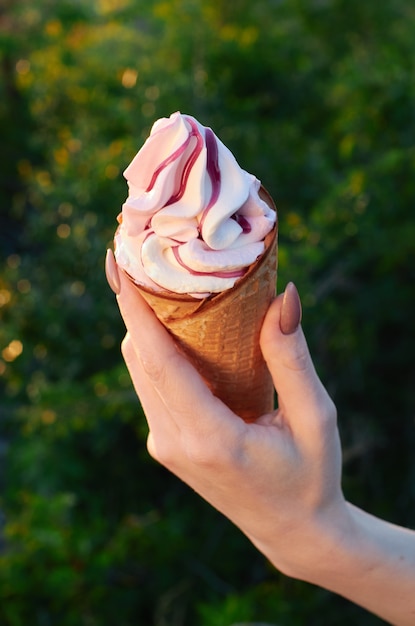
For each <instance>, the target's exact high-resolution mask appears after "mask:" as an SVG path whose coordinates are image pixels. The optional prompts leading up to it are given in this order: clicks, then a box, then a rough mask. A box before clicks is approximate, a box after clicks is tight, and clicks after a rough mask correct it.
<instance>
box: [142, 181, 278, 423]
mask: <svg viewBox="0 0 415 626" xmlns="http://www.w3.org/2000/svg"><path fill="white" fill-rule="evenodd" d="M260 195H261V197H262V199H263V200H265V202H267V204H268V205H269V206H270V207H271V208H272V209H274V210H275V211H276V209H275V205H274V202H273V200H272V198H271V197H270V195H269V194H268V193H267V192H266V191H265V189H264V188H262V187H261V191H260ZM277 230H278V226H277V222H276V225H275V227H274V229H273V230H272V231H271V232H270V233H269V234H268V235H267V237H266V239H265V244H266V249H265V252H264V253H263V254H262V256H261V257H260V258H259V259H258V260H257V261H256V263H254V264H253V265H251V266H250V267H249V269H248V271H247V273H246V274H245V275H244V276H243V277H242V278H240V279H239V280H238V281H237V282H236V283H235V286H234V287H233V288H232V289H228V290H226V291H224V292H222V293H219V294H214V295H212V296H210V297H208V298H204V299H196V298H192V297H190V296H188V295H180V294H172V293H171V292H168V293H167V292H156V291H153V290H151V289H148V288H146V287H144V286H142V285H138V284H137V283H135V282H134V281H133V282H134V284H135V286H136V288H137V289H138V290H139V292H140V294H141V295H142V297H143V298H144V299H145V300H146V301H147V303H148V304H149V305H150V306H151V308H152V309H153V310H154V312H155V314H156V315H157V317H158V319H159V320H160V321H161V322H162V323H163V324H164V326H165V327H166V328H167V329H168V330H169V331H170V333H171V334H172V335H173V337H175V339H176V340H177V342H178V344H179V345H180V347H181V348H182V349H183V351H184V352H185V353H186V354H187V355H188V357H189V358H190V360H191V361H192V362H193V364H194V365H195V367H196V368H197V369H198V371H199V372H200V374H201V375H202V376H203V378H204V379H205V381H206V383H207V384H208V386H209V387H210V389H211V391H212V393H213V394H214V395H215V396H217V397H218V398H220V399H221V400H222V401H223V402H224V403H225V404H226V405H227V406H228V407H229V408H230V409H232V411H234V412H235V413H236V414H237V415H239V416H240V417H241V418H242V419H244V420H245V421H253V420H255V419H256V418H258V417H259V416H260V415H262V414H264V413H267V412H269V411H272V410H273V407H274V390H273V383H272V379H271V375H270V373H269V371H268V368H267V366H266V364H265V361H264V359H263V357H262V353H261V349H260V347H259V335H260V330H261V326H262V322H263V319H264V316H265V313H266V311H267V309H268V307H269V305H270V303H271V301H272V299H273V298H274V296H275V292H276V280H277V248H278V242H277ZM130 278H131V277H130ZM131 280H132V279H131ZM195 411H197V409H195Z"/></svg>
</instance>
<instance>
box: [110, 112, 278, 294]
mask: <svg viewBox="0 0 415 626" xmlns="http://www.w3.org/2000/svg"><path fill="white" fill-rule="evenodd" d="M124 176H125V178H126V179H127V181H128V187H129V195H128V198H127V200H126V202H125V203H124V205H123V207H122V213H121V216H120V218H119V221H120V226H119V228H118V230H117V233H116V236H115V254H116V258H117V263H118V265H119V266H120V267H122V268H123V269H124V270H125V271H126V272H128V273H129V274H130V275H131V276H132V278H133V279H134V280H135V281H136V282H137V283H140V284H144V285H147V286H148V287H151V288H152V289H155V290H162V291H171V292H175V293H189V294H193V295H194V296H197V295H199V296H202V295H206V294H210V293H219V292H221V291H224V290H225V289H229V288H231V287H233V285H234V284H235V282H236V281H237V280H238V278H240V277H241V276H243V274H244V273H245V272H246V270H247V268H248V267H249V265H251V264H252V263H253V262H254V261H255V260H256V259H257V258H258V257H259V256H260V255H261V254H262V253H263V251H264V237H265V236H266V235H267V234H268V233H269V232H270V231H271V230H272V228H273V226H274V224H275V220H276V214H275V211H273V210H272V209H271V208H270V207H269V206H268V205H267V204H266V203H265V202H264V201H263V200H262V199H261V198H260V197H259V195H258V192H259V188H260V182H259V181H258V180H257V179H256V178H255V177H254V176H252V175H251V174H248V172H245V171H244V170H242V169H241V168H240V167H239V165H238V163H237V162H236V160H235V158H234V156H233V155H232V153H231V152H230V150H228V148H226V146H225V145H224V144H223V143H222V142H221V141H220V140H219V139H218V138H217V137H216V135H215V134H214V133H213V131H212V130H211V129H210V128H205V127H204V126H202V125H201V124H199V122H197V121H196V120H195V119H194V118H193V117H191V116H190V115H182V114H180V113H179V112H177V113H173V115H171V116H170V117H169V118H162V119H160V120H158V121H157V122H156V123H155V124H154V125H153V127H152V129H151V133H150V136H149V137H148V139H147V140H146V142H145V143H144V145H143V147H142V148H141V150H140V151H139V152H138V154H137V155H136V156H135V157H134V159H133V160H132V162H131V163H130V165H129V166H128V167H127V169H126V170H125V172H124Z"/></svg>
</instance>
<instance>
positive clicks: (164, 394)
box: [107, 253, 415, 626]
mask: <svg viewBox="0 0 415 626" xmlns="http://www.w3.org/2000/svg"><path fill="white" fill-rule="evenodd" d="M107 277H108V279H109V283H110V285H111V286H112V289H113V290H114V291H115V293H116V294H117V301H118V304H119V307H120V311H121V314H122V316H123V319H124V322H125V324H126V328H127V334H126V337H125V339H124V341H123V344H122V353H123V356H124V359H125V362H126V364H127V367H128V370H129V372H130V375H131V378H132V381H133V384H134V387H135V390H136V392H137V394H138V396H139V398H140V401H141V404H142V406H143V409H144V411H145V414H146V418H147V421H148V425H149V436H148V450H149V453H150V455H151V456H152V457H153V458H154V459H156V460H157V461H158V462H160V463H161V464H162V465H164V466H165V467H167V468H168V469H169V470H170V471H172V472H173V473H174V474H176V475H177V476H178V477H179V478H180V479H181V480H183V481H184V482H185V483H187V484H188V485H190V487H192V488H193V489H194V490H195V491H196V492H198V493H199V494H200V495H201V496H202V497H203V498H204V499H205V500H207V501H208V502H209V503H210V504H211V505H212V506H214V507H215V508H216V509H218V510H219V511H221V512H222V513H223V514H224V515H225V516H227V517H228V518H229V519H230V520H231V521H232V522H233V523H235V524H236V525H237V526H238V527H239V528H240V529H241V531H242V532H243V533H245V535H247V537H249V539H250V540H251V541H252V542H253V544H254V545H255V546H256V547H257V548H258V549H259V550H260V551H261V552H262V553H263V554H264V555H265V556H266V557H267V558H268V559H269V560H270V561H271V562H272V563H273V565H274V566H275V567H276V568H277V569H279V570H280V571H281V572H283V573H284V574H286V575H288V576H292V577H294V578H298V579H301V580H304V581H307V582H310V583H313V584H315V585H319V586H320V587H323V588H325V589H328V590H330V591H332V592H335V593H337V594H339V595H342V596H344V597H345V598H348V599H349V600H351V601H352V602H354V603H356V604H358V605H360V606H362V607H364V608H366V609H367V610H369V611H371V612H373V613H375V614H376V615H378V616H379V617H381V618H383V619H384V620H386V621H387V622H389V623H391V624H395V625H396V626H413V625H414V624H415V532H413V531H411V530H408V529H405V528H401V527H399V526H396V525H393V524H389V523H388V522H385V521H383V520H381V519H378V518H375V517H373V516H371V515H369V514H368V513H366V512H364V511H362V510H360V509H358V508H357V507H355V506H353V505H352V504H350V503H349V502H347V501H346V500H345V498H344V496H343V493H342V489H341V446H340V440H339V434H338V429H337V416H336V408H335V406H334V404H333V402H332V400H331V399H330V397H329V395H328V393H327V391H326V390H325V388H324V386H323V384H322V383H321V381H320V379H319V378H318V376H317V374H316V371H315V369H314V366H313V363H312V360H311V357H310V354H309V351H308V347H307V343H306V340H305V338H304V334H303V332H302V329H301V325H300V323H299V318H298V319H293V320H291V322H292V323H290V320H289V317H290V316H291V317H292V316H293V315H295V311H296V306H293V303H294V305H295V301H294V299H295V298H296V297H297V298H298V296H297V295H296V293H297V292H296V290H295V288H294V289H293V286H290V287H289V288H287V290H286V297H285V298H284V295H283V294H281V295H279V296H278V297H277V298H276V299H275V300H274V302H273V303H272V304H271V306H270V308H269V311H268V313H267V315H266V318H265V320H264V323H263V327H262V331H261V338H260V344H261V349H262V352H263V355H264V358H265V361H266V362H267V365H268V368H269V371H270V372H271V375H272V378H273V381H274V384H275V388H276V390H277V394H278V405H279V409H278V410H276V411H275V412H274V413H272V414H267V415H264V416H262V417H260V418H259V419H258V421H257V422H256V423H250V424H246V423H245V422H244V421H242V420H241V419H240V418H239V417H238V416H236V415H235V414H234V413H232V412H231V411H230V410H229V409H228V408H227V407H226V406H225V405H224V404H223V403H222V402H221V401H219V400H218V399H217V398H215V397H214V396H213V395H212V394H211V392H210V391H209V389H208V388H207V386H206V384H205V383H204V381H203V380H202V379H201V377H200V376H199V374H198V373H197V371H196V370H195V369H194V367H193V366H192V365H191V364H190V363H189V362H188V360H187V359H186V358H185V357H184V356H183V355H182V354H181V352H180V350H179V349H178V348H177V347H176V345H175V342H174V341H173V340H172V338H171V336H170V335H169V333H168V332H167V331H166V330H165V329H164V328H163V326H162V325H161V324H160V323H159V322H158V320H157V319H156V317H155V316H154V314H153V312H152V311H151V310H150V309H149V308H148V306H147V305H146V304H145V303H144V301H143V300H142V299H141V297H140V296H139V295H138V294H137V292H136V291H135V290H134V288H133V287H132V285H131V284H130V282H129V281H128V280H127V279H126V277H125V276H124V275H123V274H122V272H118V271H117V266H116V264H115V261H114V258H113V256H112V254H111V253H109V254H108V257H107ZM287 320H288V323H287ZM281 326H282V327H283V328H284V329H285V331H286V332H285V333H284V332H282V330H281ZM287 329H288V330H289V332H288V333H287ZM195 407H196V408H195Z"/></svg>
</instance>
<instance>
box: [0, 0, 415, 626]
mask: <svg viewBox="0 0 415 626" xmlns="http://www.w3.org/2000/svg"><path fill="white" fill-rule="evenodd" d="M414 29H415V7H414V6H413V4H412V3H410V2H407V1H406V0H389V1H388V2H382V3H379V2H378V0H366V1H365V2H361V0H347V2H346V1H345V0H256V1H255V2H251V1H248V0H232V2H230V1H229V0H206V1H202V0H164V1H163V0H136V1H135V2H133V0H90V1H87V0H74V1H72V2H71V1H69V0H63V1H62V2H53V1H52V0H38V1H37V2H36V3H33V2H30V1H29V0H3V1H2V2H1V5H0V66H1V67H0V129H1V130H0V132H1V134H2V141H1V145H2V152H1V168H0V201H1V209H0V254H1V262H2V264H1V269H0V316H1V326H0V393H1V405H0V417H1V420H0V428H1V432H0V436H1V439H0V457H1V458H0V460H1V465H2V469H3V472H2V476H1V479H0V483H1V484H0V487H1V500H0V509H1V520H2V528H1V546H0V624H1V626H23V625H25V626H26V624H31V626H44V625H50V624H53V625H55V624H56V625H57V624H59V626H94V625H99V626H107V625H108V626H110V625H113V624H117V626H130V625H131V626H132V625H135V626H136V625H137V624H139V625H140V626H141V625H143V626H150V625H152V626H194V625H195V624H197V625H198V626H199V625H200V626H232V625H233V624H236V623H240V622H255V621H256V622H267V623H268V624H272V625H275V626H278V625H281V624H284V626H297V625H303V624H307V625H309V626H313V625H316V626H320V625H321V624H323V623H324V624H327V625H328V626H331V625H336V626H337V625H343V624H344V625H349V624H350V623H353V624H356V626H357V625H359V624H361V625H365V626H368V625H369V626H370V625H371V624H374V625H375V624H378V623H380V620H378V619H377V618H374V617H373V616H370V615H368V614H367V613H366V612H365V611H363V610H361V609H359V608H357V607H355V606H353V605H352V604H350V603H348V602H346V601H344V600H343V599H341V598H338V597H336V596H334V595H332V594H329V593H327V592H325V591H322V590H319V589H315V588H313V587H311V586H309V585H306V584H303V583H299V582H296V581H292V580H289V579H287V578H285V577H283V576H281V575H279V574H278V572H275V571H274V570H273V569H272V568H271V567H270V566H269V565H268V564H267V562H266V561H265V560H264V559H263V557H262V556H261V555H259V554H257V553H256V552H255V550H254V549H253V548H252V547H251V546H250V544H249V543H248V542H247V540H246V539H245V538H244V537H243V536H241V535H240V533H239V532H238V531H237V530H236V529H234V528H233V527H232V526H231V525H230V524H229V523H228V522H227V521H226V520H224V519H223V518H222V517H221V516H219V515H218V514H217V513H216V512H215V511H213V510H211V509H210V508H209V507H208V506H207V505H206V504H204V502H202V501H201V500H200V499H199V498H198V497H197V496H196V495H195V494H193V493H192V492H190V491H189V490H188V489H187V488H186V487H185V486H184V485H182V484H181V483H180V482H179V481H177V480H176V479H175V478H174V477H172V476H171V475H169V474H168V473H167V472H166V471H165V470H163V469H162V468H160V467H158V466H157V465H156V464H155V463H154V462H152V461H151V460H150V459H149V457H148V455H147V453H146V450H145V438H146V426H145V421H144V418H143V416H142V414H141V411H140V407H139V405H138V402H137V399H136V397H135V394H134V392H133V390H132V387H131V384H130V382H129V378H128V375H127V373H126V370H125V367H124V365H123V363H122V360H121V357H120V353H119V344H120V342H121V340H122V336H123V327H122V323H121V321H120V319H119V315H118V311H117V308H116V305H115V303H114V301H113V296H112V293H111V292H110V290H109V289H108V287H107V285H106V282H105V279H104V274H103V259H104V254H105V250H106V247H107V245H108V244H109V243H110V241H111V239H112V234H113V231H114V229H115V225H116V222H115V218H116V215H117V213H118V212H119V210H120V206H121V204H122V202H123V200H124V198H125V196H126V184H125V181H124V180H123V178H122V171H123V169H124V168H125V167H126V165H127V164H128V163H129V161H130V160H131V158H132V157H133V155H134V154H135V153H136V152H137V150H138V149H139V147H140V146H141V145H142V143H143V141H144V139H145V137H146V135H147V133H148V131H149V129H150V127H151V125H152V123H153V122H154V120H155V119H157V118H158V117H162V116H168V115H170V113H172V112H173V111H175V110H181V111H182V112H187V113H190V114H192V115H194V116H195V117H197V118H198V119H200V121H201V122H202V123H204V124H205V125H209V126H211V127H212V128H213V129H214V130H215V132H216V133H217V134H218V135H219V136H220V137H221V139H222V140H223V141H224V142H225V143H226V144H227V145H228V146H229V147H230V148H231V149H232V151H233V152H234V154H235V155H236V156H237V159H238V161H239V163H240V164H241V165H242V166H243V167H244V168H245V169H247V170H248V171H252V172H254V173H256V174H257V176H258V177H259V178H260V179H261V180H262V182H263V183H264V185H265V186H266V187H267V188H268V189H269V191H270V192H271V193H272V195H273V196H274V198H275V200H276V203H277V207H278V210H279V218H280V253H279V258H280V270H279V282H278V286H279V289H283V288H284V285H285V283H286V282H287V281H288V280H290V279H293V280H295V282H296V283H297V285H298V287H299V290H300V292H301V296H302V300H303V304H304V327H305V330H306V333H307V336H308V339H309V344H310V348H311V351H312V354H313V356H314V358H315V361H316V365H317V367H318V370H319V372H320V374H321V377H322V379H323V381H324V382H325V384H326V385H327V387H328V389H329V390H330V393H331V394H332V396H333V398H334V399H335V401H336V403H337V406H338V409H339V419H340V428H341V432H342V440H343V446H344V488H345V492H346V495H347V497H348V498H349V499H351V500H352V501H353V502H355V503H356V504H358V505H360V506H362V507H364V508H365V509H367V510H369V511H371V512H372V513H374V514H376V515H380V516H383V517H386V518H387V519H389V520H391V521H393V522H397V523H401V524H404V525H409V526H414V525H415V514H414V510H415V506H414V505H415V461H414V454H413V451H414V449H415V436H414V433H415V429H414V416H415V406H414V405H415V403H414V393H413V383H414V378H415V376H414V374H415V365H414V359H413V349H414V338H413V303H414V293H415V291H414V282H415V263H414V261H415V220H414V218H413V207H414V202H415V176H414V172H415V84H414V76H415V40H414V38H413V32H414Z"/></svg>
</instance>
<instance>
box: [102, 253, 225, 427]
mask: <svg viewBox="0 0 415 626" xmlns="http://www.w3.org/2000/svg"><path fill="white" fill-rule="evenodd" d="M114 266H115V267H114ZM106 267H107V276H110V277H111V280H112V284H113V285H116V286H117V292H118V294H117V301H118V305H119V307H120V311H121V314H122V317H123V319H124V322H125V324H126V327H127V330H128V334H129V337H130V340H131V342H132V345H133V346H134V351H135V353H136V355H137V357H138V359H139V360H140V363H141V365H140V368H132V376H134V384H135V385H136V387H137V389H141V386H140V381H139V380H138V379H139V377H140V376H142V374H143V373H145V376H146V378H147V381H148V383H149V384H150V385H151V386H152V387H153V389H154V391H155V392H156V393H157V394H158V396H159V398H160V400H161V402H162V403H163V405H164V413H165V414H166V415H169V416H170V418H172V419H173V420H174V421H175V422H176V424H177V425H178V426H179V428H186V427H189V429H193V430H194V431H198V432H200V431H201V430H202V431H203V432H204V431H210V430H212V429H217V428H218V424H219V422H221V425H223V420H224V419H226V418H227V419H229V418H231V417H232V418H233V417H234V416H233V413H232V412H231V411H230V410H229V409H227V407H226V406H225V405H224V404H223V403H222V402H220V401H219V400H218V399H217V398H215V397H214V396H213V395H212V393H211V392H210V391H209V389H208V388H207V386H206V384H205V383H204V381H203V379H202V378H201V376H200V375H199V374H198V372H197V371H196V369H195V368H194V367H193V366H192V365H191V364H190V363H189V361H188V360H187V359H186V358H185V357H184V356H183V355H182V354H181V352H180V351H179V350H178V348H177V346H176V344H175V342H174V341H173V339H172V337H171V336H170V334H169V333H168V332H167V330H166V329H165V328H164V327H163V326H162V324H160V322H159V321H158V320H157V318H156V316H155V315H154V313H153V311H152V310H151V309H150V308H149V307H148V305H147V304H146V303H145V302H144V300H143V299H142V298H141V296H140V295H139V293H138V291H137V289H135V288H134V285H133V284H132V283H131V281H130V280H129V279H128V278H127V276H126V275H125V274H124V273H123V272H121V271H118V272H117V266H116V264H115V260H114V258H113V256H112V254H110V255H108V257H107V263H106ZM114 274H115V276H116V278H115V279H114ZM139 393H140V395H141V393H142V391H141V392H140V391H139Z"/></svg>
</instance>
